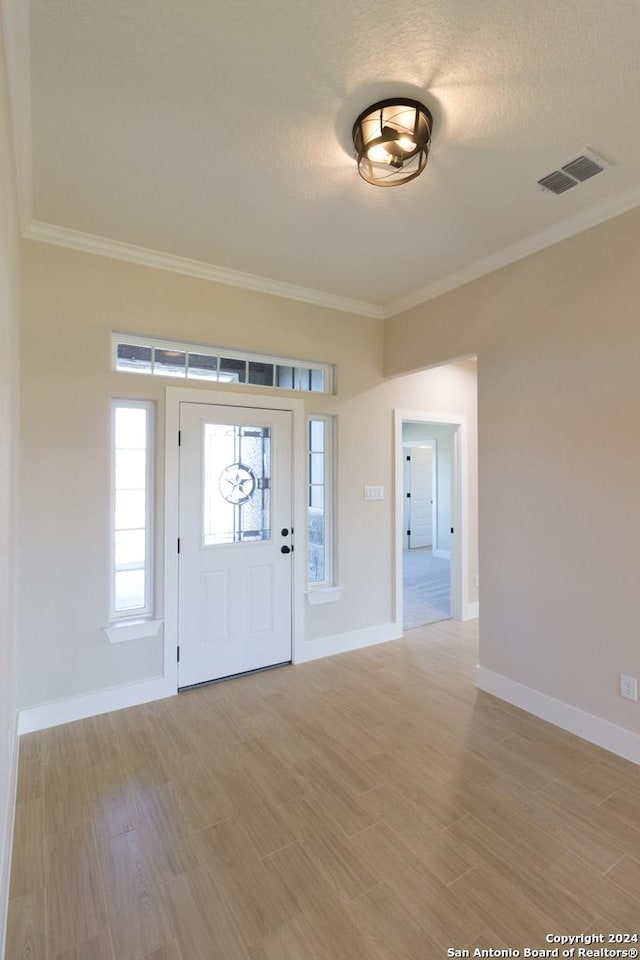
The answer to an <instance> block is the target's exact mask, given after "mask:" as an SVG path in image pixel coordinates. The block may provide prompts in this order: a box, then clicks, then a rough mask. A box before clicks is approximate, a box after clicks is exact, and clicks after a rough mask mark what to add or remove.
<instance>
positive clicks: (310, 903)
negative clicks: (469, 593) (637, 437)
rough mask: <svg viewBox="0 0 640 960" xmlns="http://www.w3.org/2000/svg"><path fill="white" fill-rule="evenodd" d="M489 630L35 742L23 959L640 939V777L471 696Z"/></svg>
mask: <svg viewBox="0 0 640 960" xmlns="http://www.w3.org/2000/svg"><path fill="white" fill-rule="evenodd" d="M476 645H477V644H476V624H475V623H467V624H459V623H454V622H452V621H446V622H442V623H438V624H432V625H430V626H428V627H422V628H418V629H415V630H412V631H408V632H407V634H406V636H405V639H403V640H401V641H397V642H395V643H389V644H384V645H381V646H377V647H371V648H368V649H365V650H360V651H357V652H353V653H349V654H344V655H342V656H337V657H332V658H330V659H327V660H321V661H316V662H315V663H311V664H307V665H303V666H299V667H286V668H282V669H279V670H274V671H269V672H266V673H262V674H257V675H254V676H251V677H246V678H241V679H238V680H233V681H229V682H226V683H223V684H217V685H213V686H210V687H205V688H202V689H199V690H194V691H190V692H187V693H184V694H180V695H179V696H178V697H176V698H172V699H170V700H165V701H160V702H157V703H153V704H147V705H144V706H140V707H134V708H131V709H129V710H122V711H119V712H117V713H112V714H108V715H105V716H101V717H97V718H93V719H91V720H86V721H80V722H78V723H73V724H68V725H66V726H63V727H57V728H55V729H51V730H45V731H42V732H40V733H36V734H30V735H28V736H26V737H24V738H23V739H22V742H21V749H20V773H19V783H18V808H17V817H16V827H15V846H14V859H13V870H12V886H11V899H10V904H9V933H8V944H7V960H27V958H28V960H218V958H219V960H437V958H439V957H445V956H446V955H447V954H446V951H447V949H448V948H456V949H459V950H463V949H471V951H473V948H474V947H475V946H478V947H481V948H485V949H486V948H487V947H494V948H496V949H504V948H505V947H511V948H522V947H523V946H525V945H527V946H530V947H544V946H545V942H544V936H545V934H546V933H547V932H555V933H561V934H562V933H565V934H577V933H581V932H591V933H593V932H608V931H611V932H621V933H635V932H637V931H638V927H639V921H640V901H639V894H640V768H638V767H636V766H634V765H633V764H630V763H627V762H625V761H623V760H620V759H618V758H616V757H615V756H613V755H611V754H608V753H606V752H605V751H603V750H600V749H598V748H597V747H594V746H592V745H590V744H588V743H586V742H584V741H581V740H579V739H577V738H575V737H572V736H571V735H570V734H567V733H565V732H563V731H561V730H559V729H558V728H556V727H552V726H550V725H549V724H546V723H543V722H542V721H540V720H537V719H536V718H534V717H531V716H529V715H527V714H524V713H522V712H520V711H518V710H516V709H515V708H513V707H510V706H509V705H507V704H504V703H502V702H501V701H499V700H496V699H494V698H492V697H490V696H488V695H487V694H484V693H481V692H478V691H476V690H475V687H474V674H475V664H476V659H477V654H476Z"/></svg>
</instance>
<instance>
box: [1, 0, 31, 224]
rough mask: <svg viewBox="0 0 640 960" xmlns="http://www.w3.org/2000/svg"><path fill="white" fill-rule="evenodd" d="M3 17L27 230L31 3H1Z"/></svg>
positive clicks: (22, 221) (20, 208)
mask: <svg viewBox="0 0 640 960" xmlns="http://www.w3.org/2000/svg"><path fill="white" fill-rule="evenodd" d="M0 15H1V19H2V32H3V35H4V52H5V58H6V68H7V87H8V93H9V113H10V119H11V133H12V139H13V155H14V166H15V177H16V185H17V192H18V212H19V216H20V226H21V229H22V230H24V229H25V228H26V226H27V225H28V224H29V223H30V222H31V219H32V216H33V159H32V157H33V144H32V139H31V51H30V43H29V3H28V2H26V0H0Z"/></svg>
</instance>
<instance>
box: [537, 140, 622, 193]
mask: <svg viewBox="0 0 640 960" xmlns="http://www.w3.org/2000/svg"><path fill="white" fill-rule="evenodd" d="M610 166H611V164H610V163H608V162H607V161H606V160H603V159H602V157H599V156H597V155H596V154H595V153H593V152H592V151H591V150H581V151H580V153H579V154H578V155H577V156H575V157H572V158H571V160H567V162H566V163H563V164H562V166H561V167H559V169H558V170H552V171H551V173H548V174H547V175H546V176H544V177H541V178H540V180H538V185H539V186H540V187H542V189H543V190H545V191H546V192H547V193H555V194H560V193H564V192H565V191H566V190H571V188H572V187H577V186H578V184H580V183H584V181H585V180H590V179H591V177H595V175H596V174H597V173H602V172H603V171H604V170H606V169H607V167H610Z"/></svg>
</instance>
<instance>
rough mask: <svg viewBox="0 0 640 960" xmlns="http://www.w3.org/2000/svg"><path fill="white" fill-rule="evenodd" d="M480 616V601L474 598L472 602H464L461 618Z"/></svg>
mask: <svg viewBox="0 0 640 960" xmlns="http://www.w3.org/2000/svg"><path fill="white" fill-rule="evenodd" d="M479 616H480V603H479V601H478V600H476V601H475V602H474V603H465V605H464V609H463V611H462V619H463V620H477V619H478V617H479Z"/></svg>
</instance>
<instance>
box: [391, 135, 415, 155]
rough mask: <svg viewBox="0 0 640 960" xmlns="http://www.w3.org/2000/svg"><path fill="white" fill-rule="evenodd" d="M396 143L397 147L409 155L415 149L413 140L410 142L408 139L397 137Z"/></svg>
mask: <svg viewBox="0 0 640 960" xmlns="http://www.w3.org/2000/svg"><path fill="white" fill-rule="evenodd" d="M396 143H397V144H398V146H399V147H402V149H403V150H404V151H405V152H406V153H411V152H412V151H413V150H415V148H416V145H415V143H414V142H413V140H410V139H409V137H398V139H397V140H396Z"/></svg>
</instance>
